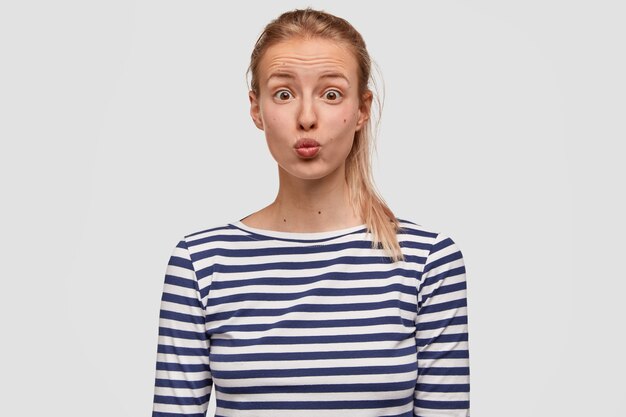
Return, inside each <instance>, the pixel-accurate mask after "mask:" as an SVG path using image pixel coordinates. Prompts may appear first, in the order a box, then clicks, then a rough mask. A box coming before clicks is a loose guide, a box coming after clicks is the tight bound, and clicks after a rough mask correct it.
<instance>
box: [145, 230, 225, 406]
mask: <svg viewBox="0 0 626 417" xmlns="http://www.w3.org/2000/svg"><path fill="white" fill-rule="evenodd" d="M212 383H213V381H212V379H211V371H210V367H209V340H208V338H207V333H206V325H205V315H204V308H203V306H202V298H201V296H200V292H199V288H198V280H197V278H196V274H195V271H194V268H193V263H192V262H191V256H190V254H189V249H188V247H187V243H186V241H185V239H183V240H181V241H180V242H179V243H178V245H176V247H175V248H174V250H173V252H172V255H171V257H170V260H169V263H168V265H167V269H166V272H165V281H164V284H163V295H162V297H161V309H160V315H159V337H158V348H157V362H156V377H155V384H154V402H153V408H152V417H174V416H186V417H189V416H193V417H205V416H206V411H207V408H208V404H209V396H210V394H211V386H212Z"/></svg>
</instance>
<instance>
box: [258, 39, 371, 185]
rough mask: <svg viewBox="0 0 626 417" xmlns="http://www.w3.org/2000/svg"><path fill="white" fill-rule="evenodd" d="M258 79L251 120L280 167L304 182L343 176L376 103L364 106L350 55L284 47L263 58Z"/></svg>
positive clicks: (319, 44) (307, 45) (310, 45)
mask: <svg viewBox="0 0 626 417" xmlns="http://www.w3.org/2000/svg"><path fill="white" fill-rule="evenodd" d="M258 79H259V90H260V91H259V96H258V97H257V96H256V95H255V94H254V93H253V92H252V91H250V93H249V96H250V114H251V116H252V119H253V120H254V123H255V125H256V126H257V127H258V128H259V129H261V130H263V131H264V132H265V138H266V140H267V145H268V147H269V150H270V153H271V154H272V156H273V157H274V159H275V160H276V162H277V163H278V165H279V167H280V168H281V169H282V170H284V171H286V172H287V173H289V174H291V175H292V176H295V177H297V178H301V179H318V178H322V177H325V176H327V175H328V174H330V173H332V172H335V171H336V170H337V169H342V170H343V169H344V164H345V160H346V157H347V156H348V153H349V152H350V149H351V148H352V142H353V140H354V135H355V132H356V131H358V130H360V129H361V128H362V126H363V124H364V123H365V122H366V121H367V119H368V117H369V109H370V105H371V98H372V96H371V92H367V94H366V96H365V97H364V101H363V104H362V105H359V97H358V85H359V82H358V81H359V80H358V77H357V62H356V59H355V58H354V56H353V55H352V54H351V53H350V51H349V50H348V49H347V48H346V47H344V46H342V45H340V44H337V43H335V42H333V41H329V40H325V39H309V40H302V39H294V40H289V41H284V42H280V43H278V44H275V45H273V46H271V47H269V48H268V49H267V50H266V51H265V54H264V55H263V56H262V58H261V61H260V63H259V73H258ZM303 139H311V140H312V141H303ZM313 141H315V142H313ZM303 142H304V143H303ZM318 144H319V146H317V145H318Z"/></svg>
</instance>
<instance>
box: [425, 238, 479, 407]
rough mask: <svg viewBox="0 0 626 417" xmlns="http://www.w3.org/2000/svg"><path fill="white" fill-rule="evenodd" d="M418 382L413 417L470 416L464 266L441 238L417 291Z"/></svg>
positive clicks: (449, 241)
mask: <svg viewBox="0 0 626 417" xmlns="http://www.w3.org/2000/svg"><path fill="white" fill-rule="evenodd" d="M417 308H418V312H417V320H416V333H415V334H416V335H415V337H416V339H417V366H418V377H417V385H416V387H415V405H414V415H415V416H417V417H435V416H437V417H444V416H445V417H469V415H470V414H469V389H470V379H469V348H468V331H467V330H468V329H467V327H468V322H467V298H466V281H465V264H464V261H463V255H462V254H461V251H460V250H459V248H458V247H457V245H456V244H455V242H454V241H453V240H452V239H450V238H449V237H447V236H444V235H441V234H439V235H438V236H437V237H436V238H435V241H434V242H433V245H432V247H431V248H430V251H429V254H428V257H427V258H426V263H425V265H424V271H423V273H422V277H421V281H420V287H419V290H418V307H417Z"/></svg>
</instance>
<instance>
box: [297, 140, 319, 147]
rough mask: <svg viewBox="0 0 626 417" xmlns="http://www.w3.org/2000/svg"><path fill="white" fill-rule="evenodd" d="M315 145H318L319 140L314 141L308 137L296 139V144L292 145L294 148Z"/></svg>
mask: <svg viewBox="0 0 626 417" xmlns="http://www.w3.org/2000/svg"><path fill="white" fill-rule="evenodd" d="M317 146H320V144H319V142H318V141H316V140H315V139H309V138H302V139H298V141H297V142H296V144H295V145H293V147H294V148H296V149H298V148H315V147H317Z"/></svg>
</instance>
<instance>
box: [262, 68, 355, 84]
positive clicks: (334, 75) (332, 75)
mask: <svg viewBox="0 0 626 417" xmlns="http://www.w3.org/2000/svg"><path fill="white" fill-rule="evenodd" d="M272 78H288V79H292V80H293V79H295V78H296V77H295V76H294V75H293V74H291V73H289V72H280V71H277V72H273V73H272V74H270V76H269V77H267V81H266V82H269V81H270V80H271V79H272ZM322 78H342V79H344V80H346V82H347V83H348V85H350V80H348V77H346V76H345V75H344V74H342V73H340V72H327V73H324V74H322V75H320V76H319V79H322Z"/></svg>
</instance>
